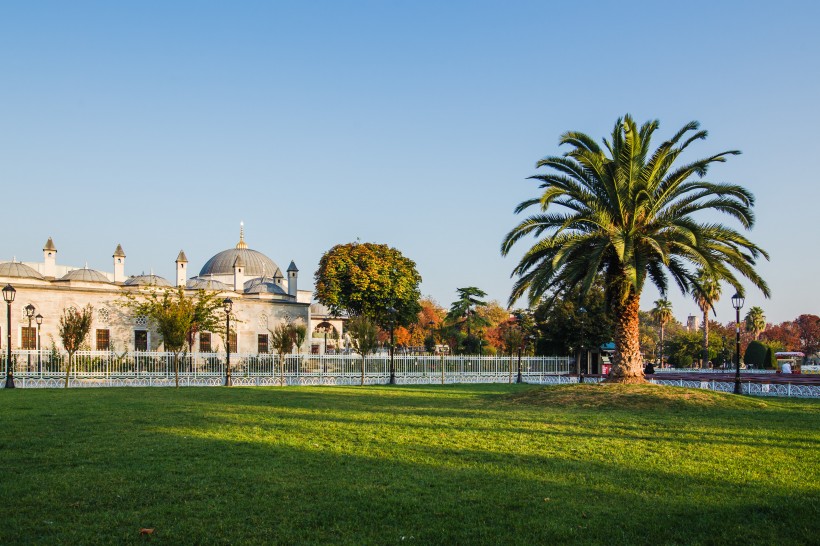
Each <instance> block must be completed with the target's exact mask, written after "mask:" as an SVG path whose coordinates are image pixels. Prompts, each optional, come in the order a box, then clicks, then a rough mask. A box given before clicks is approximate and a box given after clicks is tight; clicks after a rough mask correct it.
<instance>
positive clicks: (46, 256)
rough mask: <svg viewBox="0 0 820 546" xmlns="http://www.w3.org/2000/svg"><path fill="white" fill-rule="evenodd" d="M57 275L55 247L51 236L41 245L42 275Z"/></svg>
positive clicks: (52, 276) (51, 276)
mask: <svg viewBox="0 0 820 546" xmlns="http://www.w3.org/2000/svg"><path fill="white" fill-rule="evenodd" d="M56 275H57V247H56V246H54V241H52V240H51V237H49V238H48V241H46V244H45V246H44V247H43V276H44V277H50V278H54V277H55V276H56Z"/></svg>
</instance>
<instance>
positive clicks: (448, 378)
mask: <svg viewBox="0 0 820 546" xmlns="http://www.w3.org/2000/svg"><path fill="white" fill-rule="evenodd" d="M6 360H7V357H6V353H5V352H3V353H2V355H0V370H3V371H4V372H5V370H6ZM67 363H68V354H67V353H62V352H57V351H23V350H18V351H12V364H13V371H14V382H15V386H16V387H22V388H57V387H62V386H63V385H64V382H65V374H66V365H67ZM393 364H394V370H393V372H394V373H393V377H394V379H395V383H397V384H445V383H447V384H449V383H514V382H516V381H517V379H518V366H519V359H518V358H516V357H513V358H510V357H507V356H500V357H499V356H407V355H395V356H394V360H393ZM520 364H521V379H522V381H523V382H525V383H533V384H564V383H577V382H578V377H577V376H575V375H571V374H572V373H573V372H574V370H575V365H574V362H573V360H572V359H571V358H570V357H560V356H559V357H555V356H552V357H522V358H521V359H520ZM225 365H226V358H225V353H187V354H182V355H180V357H179V383H180V385H182V386H219V385H223V384H224V383H225V375H226V374H225V372H226V369H225V368H226V366H225ZM657 371H661V370H657ZM663 371H670V372H672V371H676V372H678V373H679V372H680V371H681V370H663ZM701 371H702V372H703V371H704V370H701ZM741 372H742V374H741V376H743V375H746V374H747V373H749V374H750V375H751V374H752V373H754V374H760V370H741ZM4 375H5V373H4ZM390 377H391V373H390V357H389V356H387V355H373V356H368V357H367V358H365V359H364V383H365V384H366V385H377V384H386V383H389V382H390ZM231 379H232V383H233V384H234V385H237V386H241V385H246V386H279V385H359V384H361V382H362V358H361V357H359V356H357V355H307V354H298V355H287V356H286V357H285V362H284V367H283V369H280V367H279V357H278V356H277V355H275V354H243V353H239V354H231ZM649 380H650V381H651V382H652V383H655V384H659V385H669V386H676V387H690V388H701V389H710V390H715V391H722V392H732V391H733V390H734V382H731V381H718V380H707V381H703V380H700V379H692V380H689V379H672V378H669V379H666V378H663V372H661V373H659V374H658V373H656V375H655V376H654V377H653V378H649ZM584 381H586V382H590V383H593V382H599V381H601V377H597V376H589V377H585V378H584ZM174 384H175V378H174V355H173V353H167V352H128V353H114V352H107V351H80V352H77V353H76V354H75V355H74V363H73V365H72V370H71V373H70V375H69V386H70V387H126V386H145V387H149V386H173V385H174ZM741 385H742V390H743V393H744V394H751V395H758V396H789V397H801V398H820V384H792V383H788V384H782V383H771V384H767V383H761V382H760V381H759V379H758V380H756V381H749V380H746V381H741Z"/></svg>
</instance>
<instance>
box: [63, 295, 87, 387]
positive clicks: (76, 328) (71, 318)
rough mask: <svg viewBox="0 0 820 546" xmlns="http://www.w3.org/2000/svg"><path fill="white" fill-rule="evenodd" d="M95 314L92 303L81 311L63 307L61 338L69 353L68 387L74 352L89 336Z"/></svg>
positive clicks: (66, 379)
mask: <svg viewBox="0 0 820 546" xmlns="http://www.w3.org/2000/svg"><path fill="white" fill-rule="evenodd" d="M93 316H94V308H93V307H91V305H90V304H89V305H86V306H85V307H83V308H82V309H81V310H79V311H78V310H77V309H75V308H73V307H69V308H68V309H63V314H62V316H60V327H59V333H60V339H61V340H62V342H63V347H64V348H65V350H66V352H67V353H68V366H66V369H65V388H66V389H67V388H68V379H69V377H71V367H72V366H73V364H74V353H76V352H77V351H79V350H80V346H82V344H83V342H84V341H85V338H86V337H88V332H89V331H90V330H91V320H92V318H93Z"/></svg>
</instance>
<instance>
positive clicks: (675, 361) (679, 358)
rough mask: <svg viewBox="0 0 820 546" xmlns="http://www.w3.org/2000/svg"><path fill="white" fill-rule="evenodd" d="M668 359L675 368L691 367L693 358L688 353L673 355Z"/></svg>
mask: <svg viewBox="0 0 820 546" xmlns="http://www.w3.org/2000/svg"><path fill="white" fill-rule="evenodd" d="M669 361H670V362H671V363H672V365H673V366H675V367H676V368H691V367H692V362H693V359H692V357H691V356H690V355H673V356H672V357H671V358H670V359H669Z"/></svg>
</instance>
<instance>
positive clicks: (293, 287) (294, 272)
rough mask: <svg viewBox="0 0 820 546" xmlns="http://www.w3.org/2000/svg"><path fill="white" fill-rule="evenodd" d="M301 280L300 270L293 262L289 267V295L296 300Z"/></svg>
mask: <svg viewBox="0 0 820 546" xmlns="http://www.w3.org/2000/svg"><path fill="white" fill-rule="evenodd" d="M298 279H299V269H298V268H297V267H296V264H295V263H293V261H291V262H290V265H289V266H288V295H289V296H293V297H294V298H295V297H296V295H297V293H298V292H297V281H298Z"/></svg>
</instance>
